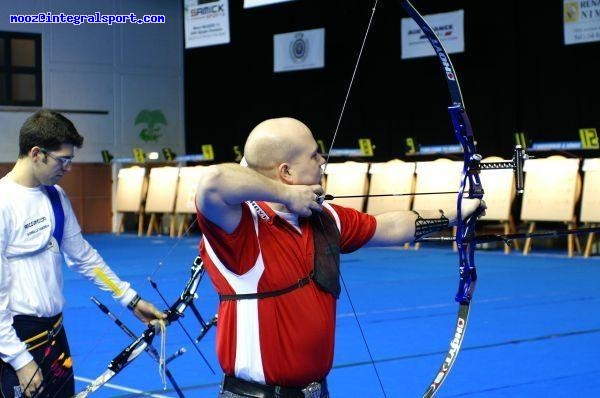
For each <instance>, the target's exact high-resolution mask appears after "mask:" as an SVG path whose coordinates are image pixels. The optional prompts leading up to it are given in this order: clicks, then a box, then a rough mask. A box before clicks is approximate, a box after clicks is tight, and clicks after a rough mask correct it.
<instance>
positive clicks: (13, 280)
mask: <svg viewBox="0 0 600 398" xmlns="http://www.w3.org/2000/svg"><path fill="white" fill-rule="evenodd" d="M56 188H57V190H58V192H59V194H60V198H61V204H62V208H63V211H64V215H65V219H64V232H63V238H62V242H61V244H60V247H59V245H58V244H57V242H56V239H55V238H54V237H53V236H52V233H53V231H54V225H55V220H54V212H53V210H52V204H51V202H50V199H49V198H48V195H47V194H46V192H45V189H44V188H43V187H41V186H40V187H35V188H28V187H24V186H22V185H19V184H17V183H16V182H14V181H12V180H11V179H10V178H9V177H4V178H2V179H0V358H1V359H2V360H3V361H4V362H7V363H9V364H10V365H11V366H12V367H13V368H14V369H17V370H18V369H20V368H21V367H23V366H25V365H26V364H27V363H28V362H29V361H31V360H32V359H33V357H32V356H31V355H30V354H29V352H28V351H27V349H26V347H25V344H24V343H23V342H22V341H21V340H20V339H19V338H18V337H17V335H16V332H15V330H14V328H13V327H12V322H13V316H14V315H30V316H37V317H51V316H54V315H57V314H59V313H60V312H62V310H63V307H64V305H65V297H64V295H63V275H62V260H63V256H62V255H64V259H65V261H66V264H67V265H68V266H69V268H71V269H74V270H75V271H77V272H79V273H81V274H82V275H84V276H85V277H87V278H89V279H90V280H92V281H94V283H95V284H96V285H97V286H98V287H99V288H100V289H102V290H106V291H111V292H112V293H113V297H114V298H115V299H117V300H119V301H120V302H121V304H122V305H127V304H128V303H129V302H130V301H131V300H132V299H133V297H134V296H135V294H136V292H135V290H133V289H132V288H131V287H130V285H129V283H127V282H124V281H121V280H120V279H119V278H118V277H117V276H116V275H115V273H114V272H113V271H112V270H111V269H110V268H109V267H108V265H107V264H106V263H105V262H104V260H103V259H102V257H101V256H100V255H99V254H98V252H97V251H96V250H95V249H94V248H92V247H91V246H90V244H89V243H88V242H87V241H86V240H85V239H84V238H83V236H82V235H81V228H80V226H79V223H78V222H77V219H76V217H75V214H74V213H73V208H72V207H71V203H70V201H69V199H68V198H67V196H66V194H65V192H64V191H63V189H62V188H60V187H59V186H56ZM61 252H62V254H61ZM98 274H103V275H104V276H105V277H106V278H107V279H108V280H109V281H111V285H112V288H111V287H110V286H107V284H106V283H105V281H103V280H102V278H100V277H98Z"/></svg>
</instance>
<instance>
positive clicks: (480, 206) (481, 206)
mask: <svg viewBox="0 0 600 398" xmlns="http://www.w3.org/2000/svg"><path fill="white" fill-rule="evenodd" d="M461 207H462V218H463V220H464V219H466V218H468V217H470V216H471V215H472V214H474V213H477V218H479V217H482V216H485V209H487V206H486V204H485V202H484V201H483V199H471V198H463V200H462V206H461Z"/></svg>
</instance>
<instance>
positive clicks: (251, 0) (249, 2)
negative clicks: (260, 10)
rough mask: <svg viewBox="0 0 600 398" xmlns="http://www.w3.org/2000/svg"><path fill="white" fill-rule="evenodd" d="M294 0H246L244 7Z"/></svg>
mask: <svg viewBox="0 0 600 398" xmlns="http://www.w3.org/2000/svg"><path fill="white" fill-rule="evenodd" d="M287 1H293V0H244V8H252V7H260V6H266V5H269V4H275V3H284V2H287Z"/></svg>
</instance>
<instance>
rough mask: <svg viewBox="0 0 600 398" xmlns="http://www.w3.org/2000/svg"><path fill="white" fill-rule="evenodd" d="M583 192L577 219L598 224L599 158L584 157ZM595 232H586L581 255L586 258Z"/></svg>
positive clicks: (599, 195) (599, 192) (599, 216)
mask: <svg viewBox="0 0 600 398" xmlns="http://www.w3.org/2000/svg"><path fill="white" fill-rule="evenodd" d="M581 170H582V171H583V174H584V177H583V193H582V194H581V213H580V215H579V220H580V221H581V222H583V223H584V225H585V226H586V227H595V226H598V225H600V158H596V159H585V160H584V161H583V166H582V167H581ZM594 238H595V234H594V233H593V232H592V233H590V234H588V237H587V241H586V244H585V250H584V251H583V256H584V257H585V258H588V257H589V256H590V253H591V251H592V244H593V242H594Z"/></svg>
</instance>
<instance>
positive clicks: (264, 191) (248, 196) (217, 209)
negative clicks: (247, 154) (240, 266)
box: [196, 163, 323, 233]
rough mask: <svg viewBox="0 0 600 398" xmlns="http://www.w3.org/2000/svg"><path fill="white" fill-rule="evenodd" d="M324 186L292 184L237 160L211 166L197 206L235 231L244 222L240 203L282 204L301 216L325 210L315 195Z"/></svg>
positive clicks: (199, 185)
mask: <svg viewBox="0 0 600 398" xmlns="http://www.w3.org/2000/svg"><path fill="white" fill-rule="evenodd" d="M322 192H323V188H322V187H321V186H320V185H289V184H284V183H282V182H280V181H277V180H275V179H271V178H268V177H265V176H264V175H262V174H260V173H258V172H256V171H254V170H252V169H250V168H247V167H243V166H240V165H238V164H236V163H224V164H219V165H213V166H208V167H206V169H205V170H204V171H203V173H202V176H201V178H200V181H199V183H198V189H197V192H196V206H197V207H198V210H199V211H200V213H202V214H203V215H204V217H206V218H208V219H209V220H210V221H212V222H213V223H215V224H217V225H218V226H219V227H221V228H222V229H223V230H224V231H226V232H228V233H231V232H233V231H234V230H235V228H236V227H237V225H238V224H239V222H240V218H241V215H242V209H241V206H240V204H241V203H243V202H245V201H248V200H257V201H266V202H273V203H281V204H283V205H285V206H286V207H287V209H288V210H289V211H291V212H293V213H296V214H298V215H299V216H309V215H310V214H311V213H312V211H313V210H315V211H321V210H322V206H321V205H320V204H318V203H317V202H316V201H315V194H321V193H322Z"/></svg>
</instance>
